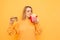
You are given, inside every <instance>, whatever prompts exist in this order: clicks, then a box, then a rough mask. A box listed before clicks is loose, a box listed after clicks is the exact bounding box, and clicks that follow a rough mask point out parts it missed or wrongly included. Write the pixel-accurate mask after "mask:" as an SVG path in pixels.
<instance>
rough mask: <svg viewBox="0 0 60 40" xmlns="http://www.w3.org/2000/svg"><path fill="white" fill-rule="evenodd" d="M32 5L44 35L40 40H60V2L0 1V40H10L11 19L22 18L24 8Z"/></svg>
mask: <svg viewBox="0 0 60 40" xmlns="http://www.w3.org/2000/svg"><path fill="white" fill-rule="evenodd" d="M26 5H30V6H32V8H33V12H34V13H36V14H37V15H38V16H39V19H40V27H41V28H42V33H41V35H40V36H39V37H38V40H60V1H59V0H0V40H9V39H8V38H9V37H8V35H7V32H6V31H7V28H8V26H9V25H8V24H9V18H10V17H12V16H17V17H19V18H20V17H21V14H22V11H23V8H24V6H26Z"/></svg>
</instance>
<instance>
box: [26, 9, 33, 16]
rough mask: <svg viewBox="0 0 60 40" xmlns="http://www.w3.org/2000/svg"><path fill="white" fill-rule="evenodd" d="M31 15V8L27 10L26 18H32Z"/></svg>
mask: <svg viewBox="0 0 60 40" xmlns="http://www.w3.org/2000/svg"><path fill="white" fill-rule="evenodd" d="M31 14H32V9H31V8H26V16H27V17H30V15H31Z"/></svg>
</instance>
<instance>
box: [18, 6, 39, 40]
mask: <svg viewBox="0 0 60 40" xmlns="http://www.w3.org/2000/svg"><path fill="white" fill-rule="evenodd" d="M32 13H33V11H32V7H31V6H25V7H24V10H23V15H22V21H20V27H19V30H20V35H19V40H36V33H40V29H39V27H38V23H37V20H33V22H31V20H30V16H31V15H32Z"/></svg>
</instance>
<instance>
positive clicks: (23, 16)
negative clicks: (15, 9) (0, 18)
mask: <svg viewBox="0 0 60 40" xmlns="http://www.w3.org/2000/svg"><path fill="white" fill-rule="evenodd" d="M27 8H31V12H33V11H32V7H31V6H25V7H24V10H23V14H22V20H25V19H26V13H25V12H26V9H27Z"/></svg>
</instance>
